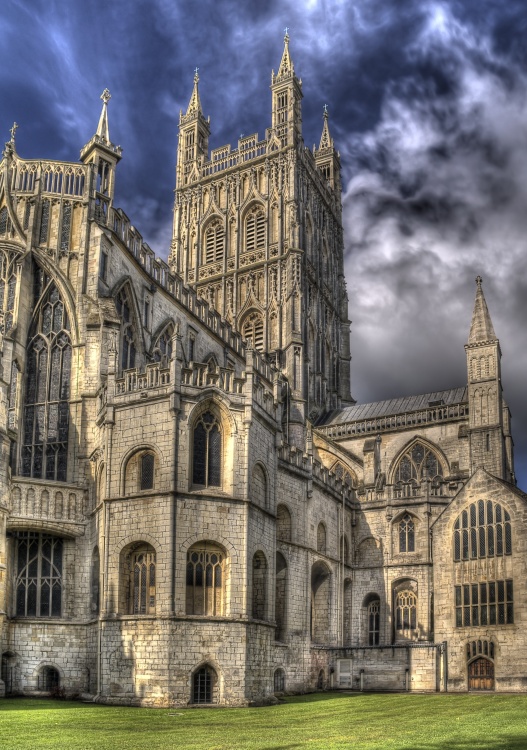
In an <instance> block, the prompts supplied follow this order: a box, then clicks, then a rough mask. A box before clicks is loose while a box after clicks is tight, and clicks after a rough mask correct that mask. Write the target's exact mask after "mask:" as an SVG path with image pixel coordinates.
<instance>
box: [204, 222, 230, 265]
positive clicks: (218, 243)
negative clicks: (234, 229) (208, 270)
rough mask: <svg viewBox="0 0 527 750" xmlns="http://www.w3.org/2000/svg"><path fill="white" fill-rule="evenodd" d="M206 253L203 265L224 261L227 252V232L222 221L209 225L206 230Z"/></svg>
mask: <svg viewBox="0 0 527 750" xmlns="http://www.w3.org/2000/svg"><path fill="white" fill-rule="evenodd" d="M204 239H205V251H204V254H203V255H204V257H203V263H214V261H217V260H222V258H223V255H224V252H225V230H224V228H223V226H222V224H221V222H220V221H218V220H216V221H213V222H211V223H210V224H209V226H208V227H207V229H206V230H205V237H204Z"/></svg>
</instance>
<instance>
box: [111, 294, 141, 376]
mask: <svg viewBox="0 0 527 750" xmlns="http://www.w3.org/2000/svg"><path fill="white" fill-rule="evenodd" d="M115 307H116V308H117V313H118V315H119V317H120V318H121V349H120V351H121V370H130V369H132V368H134V367H135V359H136V353H137V349H136V344H135V336H134V325H133V313H132V309H133V308H132V304H131V302H130V299H129V297H128V295H127V293H126V291H125V289H121V291H120V292H119V294H118V295H117V297H116V299H115Z"/></svg>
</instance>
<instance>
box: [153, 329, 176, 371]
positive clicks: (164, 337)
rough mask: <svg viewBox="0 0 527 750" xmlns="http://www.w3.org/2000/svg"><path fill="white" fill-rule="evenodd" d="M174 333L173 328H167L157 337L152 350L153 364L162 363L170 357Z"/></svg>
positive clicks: (166, 361)
mask: <svg viewBox="0 0 527 750" xmlns="http://www.w3.org/2000/svg"><path fill="white" fill-rule="evenodd" d="M173 333H174V328H173V326H167V328H165V330H164V331H163V332H162V333H161V334H160V335H159V336H158V337H157V339H156V342H155V344H154V346H153V349H152V357H153V360H154V362H164V363H167V364H168V360H169V359H170V358H171V357H172V336H173Z"/></svg>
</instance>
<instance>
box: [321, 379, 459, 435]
mask: <svg viewBox="0 0 527 750" xmlns="http://www.w3.org/2000/svg"><path fill="white" fill-rule="evenodd" d="M467 400H468V394H467V387H466V386H462V387H461V388H450V389H449V390H447V391H433V392H432V393H423V394H421V395H420V396H402V397H401V398H392V399H388V400H387V401H374V402H373V403H370V404H354V405H353V406H348V407H346V408H345V409H335V410H334V411H331V412H329V413H327V414H325V415H323V416H322V417H321V418H320V420H319V421H318V422H317V426H319V427H321V426H324V425H330V424H345V423H347V422H358V421H362V420H363V419H373V418H375V417H388V416H392V415H395V414H404V413H406V412H410V411H419V410H421V409H428V408H429V407H431V406H448V405H450V404H459V403H463V402H465V401H467Z"/></svg>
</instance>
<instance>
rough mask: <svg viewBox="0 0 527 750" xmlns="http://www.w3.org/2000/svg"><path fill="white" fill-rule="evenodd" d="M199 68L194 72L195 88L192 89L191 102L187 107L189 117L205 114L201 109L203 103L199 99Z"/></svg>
mask: <svg viewBox="0 0 527 750" xmlns="http://www.w3.org/2000/svg"><path fill="white" fill-rule="evenodd" d="M198 72H199V68H196V69H195V70H194V88H193V89H192V96H191V97H190V101H189V103H188V107H187V115H195V114H200V115H202V114H203V111H202V109H201V101H200V98H199V90H198V83H199V75H198Z"/></svg>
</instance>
